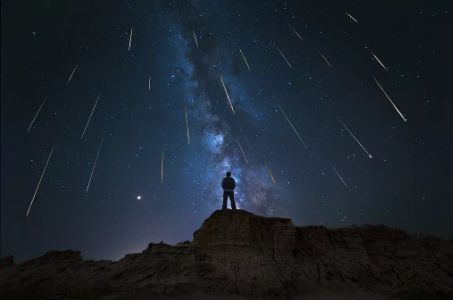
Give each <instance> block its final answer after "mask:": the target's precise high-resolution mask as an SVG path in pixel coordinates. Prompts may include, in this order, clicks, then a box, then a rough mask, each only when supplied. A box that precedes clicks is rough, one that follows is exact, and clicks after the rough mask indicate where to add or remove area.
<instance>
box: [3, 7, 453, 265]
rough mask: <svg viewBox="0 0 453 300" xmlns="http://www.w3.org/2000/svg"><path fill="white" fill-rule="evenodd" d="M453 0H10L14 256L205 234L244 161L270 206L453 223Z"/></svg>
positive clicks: (407, 223) (418, 227) (134, 246)
mask: <svg viewBox="0 0 453 300" xmlns="http://www.w3.org/2000/svg"><path fill="white" fill-rule="evenodd" d="M452 6H453V5H452V4H451V2H450V1H431V2H426V1H390V0H389V1H335V3H332V1H259V3H258V2H255V1H207V0H204V1H172V2H169V1H109V2H108V3H107V2H105V1H39V2H36V1H12V0H10V1H3V2H2V20H1V22H2V26H1V47H2V55H1V84H2V86H1V87H2V89H1V99H2V100H1V101H2V115H1V122H2V123H1V125H2V133H1V134H2V157H1V163H2V166H1V170H2V181H1V202H2V206H1V208H2V210H1V226H2V228H1V238H2V239H1V242H2V244H1V251H2V255H9V254H13V255H15V256H16V258H17V259H18V260H24V259H28V258H31V257H33V256H36V255H40V254H42V253H44V252H45V251H47V250H50V249H67V248H71V249H79V250H81V251H82V253H83V255H84V257H87V258H114V259H117V258H119V257H122V256H123V255H124V254H126V253H130V252H137V251H141V250H142V249H144V248H145V247H146V245H147V244H148V243H149V242H159V241H161V240H163V241H165V242H169V243H176V242H179V241H183V240H188V239H191V237H192V233H193V231H194V230H195V229H197V228H198V227H199V226H200V224H201V223H202V221H203V220H204V219H205V218H206V217H208V216H209V215H210V214H211V213H212V212H213V211H214V210H216V209H218V208H220V206H221V189H220V181H221V179H222V177H223V175H224V173H225V172H226V171H227V170H231V172H232V173H233V177H235V178H236V179H237V181H238V189H237V199H238V205H239V207H240V208H243V209H246V210H249V211H251V212H254V213H257V214H261V215H271V216H281V217H290V218H292V219H293V221H294V223H295V224H297V225H310V224H315V225H318V224H322V225H325V226H329V227H339V226H349V225H352V224H358V225H361V224H381V223H382V224H386V225H389V226H394V227H399V228H402V229H405V230H407V231H409V232H421V233H428V234H433V235H436V236H439V237H444V238H453V221H452V219H451V211H453V201H452V200H453V197H452V196H453V193H452V191H451V183H452V182H453V180H452V179H453V177H452V171H451V166H452V159H451V157H450V153H451V150H452V148H453V147H452V141H451V139H452V137H453V121H451V113H452V112H453V104H452V99H453V97H452V91H451V86H452V84H453V77H452V73H451V61H452V60H451V53H453V47H452V46H453V45H452V44H453V42H452V38H451V37H452V36H453V32H452V28H453V26H452V17H451V14H452V12H453V9H452V8H453V7H452ZM347 14H350V15H351V16H352V18H351V17H349V16H348V15H347ZM353 18H354V19H355V20H356V21H357V22H356V21H354V19H353ZM291 27H292V28H294V30H296V31H297V33H298V34H299V35H300V37H301V38H302V40H301V39H300V38H299V37H298V36H297V35H296V34H295V33H294V32H293V29H292V28H291ZM131 28H132V40H131V43H130V44H131V47H130V50H128V46H129V38H130V33H131ZM194 33H195V36H196V37H197V41H198V47H197V45H196V43H195V39H194ZM240 49H241V50H242V52H243V54H244V56H245V57H246V59H247V61H248V63H249V66H250V70H249V69H248V68H247V65H246V64H245V62H244V59H243V57H242V56H241V52H240ZM279 50H280V51H281V52H282V53H283V55H284V56H285V57H286V59H287V60H288V63H289V64H290V65H291V68H290V67H289V65H288V64H287V62H286V61H285V59H284V58H283V57H282V55H281V53H280V52H279ZM373 54H374V55H376V57H377V58H378V59H379V60H380V62H381V63H382V64H383V65H384V66H385V68H387V70H385V69H384V67H383V66H381V65H380V63H379V61H378V60H377V59H376V58H375V57H374V56H373ZM322 56H324V57H325V59H327V61H328V63H327V62H326V61H325V60H324V58H323V57H322ZM76 66H77V68H76V71H75V72H74V74H73V76H72V79H71V80H70V82H69V83H68V84H67V81H68V78H69V76H70V74H71V72H72V71H73V70H74V68H75V67H76ZM220 78H222V79H223V82H224V84H225V88H226V90H227V91H228V94H229V96H230V98H231V104H232V107H233V109H234V113H233V111H232V109H231V107H230V104H229V102H228V99H227V97H226V94H225V91H224V88H223V86H222V84H221V79H220ZM373 78H376V80H377V81H378V82H379V83H380V84H381V85H382V87H383V88H384V89H385V91H386V92H387V93H388V95H389V96H390V98H391V100H392V101H393V102H394V104H395V105H396V107H397V108H398V109H399V111H400V112H401V114H402V115H403V116H404V118H407V122H404V120H403V118H402V117H401V116H400V115H399V113H398V112H397V111H396V109H395V108H394V107H393V106H392V103H391V102H390V101H389V100H388V99H387V98H386V96H385V95H384V93H383V92H382V91H381V90H380V88H379V87H378V85H377V84H376V82H375V81H374V79H373ZM99 94H100V98H99V101H98V103H97V105H96V108H95V110H94V112H93V115H92V117H91V119H90V122H89V124H88V127H87V129H86V132H85V135H84V138H83V139H82V140H81V138H80V137H81V134H82V132H83V130H84V127H85V126H86V122H87V119H88V118H89V116H90V113H91V111H92V108H93V105H94V103H95V101H96V98H97V97H98V95H99ZM46 95H47V100H46V101H45V103H44V105H42V109H41V110H40V111H39V114H38V115H37V117H36V119H35V121H34V122H33V126H32V127H31V129H30V130H29V132H28V131H27V128H28V127H29V124H30V122H31V121H32V120H33V118H34V116H35V114H36V112H37V110H38V108H39V107H40V105H41V104H42V103H43V99H44V98H45V97H46ZM279 105H280V107H281V108H282V109H283V111H284V112H285V113H286V115H287V117H288V119H289V120H290V121H291V123H292V125H293V126H294V127H295V129H296V130H297V133H298V134H299V135H300V138H301V139H302V140H303V142H304V143H305V144H306V146H307V147H304V145H303V144H302V142H301V140H300V139H299V137H298V136H297V135H296V132H295V131H294V130H293V129H292V127H291V124H290V123H289V122H288V120H287V119H286V118H285V116H284V114H283V113H282V111H281V110H280V108H279ZM186 111H187V124H188V128H189V135H190V144H188V142H189V140H188V134H187V126H186V113H185V112H186ZM339 119H340V120H341V121H342V122H344V124H346V126H347V127H348V128H349V129H350V130H351V131H352V133H353V134H354V135H355V137H356V138H357V140H358V141H359V142H360V143H361V144H362V146H363V147H364V149H365V150H366V151H368V152H369V153H370V154H371V155H372V159H370V158H369V157H368V156H367V154H366V152H365V151H364V149H362V148H361V146H360V145H359V143H357V141H356V140H354V138H353V137H352V136H351V135H350V133H349V132H348V131H347V130H346V129H345V128H344V127H343V126H342V124H341V123H340V122H339ZM102 139H103V144H102V148H101V149H100V152H99V158H98V160H97V163H96V168H95V169H94V172H93V176H92V180H91V183H90V186H89V189H88V192H86V188H87V184H88V181H89V179H90V174H91V172H92V170H93V164H94V162H95V159H96V154H97V151H98V149H99V148H98V147H99V144H100V142H101V140H102ZM53 145H55V148H54V152H53V153H52V157H51V159H50V161H49V164H48V167H47V169H46V172H45V174H44V176H43V179H42V182H41V185H40V188H39V190H38V192H37V194H36V197H35V199H34V202H33V205H32V207H31V210H30V213H29V215H28V216H26V212H27V209H28V207H29V205H30V201H31V199H32V197H33V194H34V191H35V189H36V186H37V184H38V181H39V179H40V176H41V174H42V171H43V169H44V167H45V163H46V160H47V158H48V156H49V153H50V151H51V149H52V147H53ZM239 145H241V146H242V149H243V150H244V154H245V158H246V159H247V161H246V160H245V158H244V155H243V154H242V152H241V149H240V146H239ZM162 167H163V168H162ZM162 171H163V176H162ZM270 172H271V173H272V176H273V177H274V180H275V183H274V182H273V180H272V178H271V176H270ZM340 176H341V178H340ZM342 180H343V181H344V182H342ZM139 196H140V197H139Z"/></svg>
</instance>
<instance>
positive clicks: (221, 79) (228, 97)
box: [220, 75, 236, 114]
mask: <svg viewBox="0 0 453 300" xmlns="http://www.w3.org/2000/svg"><path fill="white" fill-rule="evenodd" d="M220 82H221V83H222V86H223V89H224V90H225V95H226V97H227V99H228V103H230V107H231V111H232V112H233V114H236V113H235V111H234V108H233V104H232V103H231V98H230V95H229V94H228V91H227V89H226V87H225V83H224V82H223V77H222V75H220Z"/></svg>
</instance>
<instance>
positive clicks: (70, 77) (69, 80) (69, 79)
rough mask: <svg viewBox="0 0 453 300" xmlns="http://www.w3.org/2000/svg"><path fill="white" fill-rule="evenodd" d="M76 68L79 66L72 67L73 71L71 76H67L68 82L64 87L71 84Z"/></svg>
mask: <svg viewBox="0 0 453 300" xmlns="http://www.w3.org/2000/svg"><path fill="white" fill-rule="evenodd" d="M78 67H79V65H76V66H75V67H74V70H72V72H71V75H69V78H68V81H66V86H68V84H69V83H70V82H71V80H72V76H74V73H75V71H76V70H77V68H78Z"/></svg>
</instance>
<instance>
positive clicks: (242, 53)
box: [239, 49, 252, 72]
mask: <svg viewBox="0 0 453 300" xmlns="http://www.w3.org/2000/svg"><path fill="white" fill-rule="evenodd" d="M239 52H241V55H242V58H243V59H244V62H245V65H246V66H247V69H249V71H250V72H251V71H252V70H251V69H250V66H249V63H248V62H247V58H245V55H244V52H242V50H241V49H239Z"/></svg>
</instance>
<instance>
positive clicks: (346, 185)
mask: <svg viewBox="0 0 453 300" xmlns="http://www.w3.org/2000/svg"><path fill="white" fill-rule="evenodd" d="M330 166H331V167H332V170H333V171H334V172H335V174H337V177H338V178H339V179H340V180H341V182H342V183H343V185H344V186H345V187H346V189H349V187H348V184H347V183H346V181H344V180H343V177H341V175H340V173H338V171H337V168H335V166H334V165H332V164H330Z"/></svg>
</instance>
